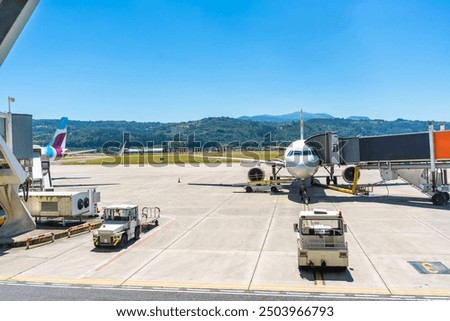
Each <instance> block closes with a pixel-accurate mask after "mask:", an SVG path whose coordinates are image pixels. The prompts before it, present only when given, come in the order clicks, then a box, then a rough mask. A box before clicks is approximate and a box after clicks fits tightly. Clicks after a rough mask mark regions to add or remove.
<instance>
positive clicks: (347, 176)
mask: <svg viewBox="0 0 450 321" xmlns="http://www.w3.org/2000/svg"><path fill="white" fill-rule="evenodd" d="M360 176H361V175H360V172H358V179H359V177H360ZM342 178H343V179H344V181H346V182H347V183H353V179H354V178H355V167H354V166H349V167H347V168H346V169H345V170H344V172H343V173H342Z"/></svg>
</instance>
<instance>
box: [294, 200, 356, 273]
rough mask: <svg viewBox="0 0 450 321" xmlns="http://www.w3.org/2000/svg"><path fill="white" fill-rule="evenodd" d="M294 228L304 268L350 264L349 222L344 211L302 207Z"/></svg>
mask: <svg viewBox="0 0 450 321" xmlns="http://www.w3.org/2000/svg"><path fill="white" fill-rule="evenodd" d="M294 230H295V232H296V233H297V242H298V266H299V267H300V268H304V267H316V266H320V267H344V268H346V267H347V266H348V246H347V242H346V241H345V232H347V226H346V224H345V223H344V218H343V217H342V213H341V212H340V211H328V210H317V209H316V210H313V211H300V214H299V222H298V223H296V224H294Z"/></svg>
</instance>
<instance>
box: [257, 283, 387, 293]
mask: <svg viewBox="0 0 450 321" xmlns="http://www.w3.org/2000/svg"><path fill="white" fill-rule="evenodd" d="M250 290H251V291H278V292H311V293H340V294H375V295H390V294H391V292H389V291H388V290H387V289H384V288H383V289H369V288H341V287H328V286H327V287H317V286H308V285H306V286H295V285H283V286H280V285H255V286H251V287H250Z"/></svg>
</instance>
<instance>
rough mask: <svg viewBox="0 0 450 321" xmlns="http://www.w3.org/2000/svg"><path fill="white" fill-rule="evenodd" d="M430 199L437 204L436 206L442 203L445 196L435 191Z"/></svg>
mask: <svg viewBox="0 0 450 321" xmlns="http://www.w3.org/2000/svg"><path fill="white" fill-rule="evenodd" d="M431 201H432V202H433V204H434V205H438V206H441V205H444V203H445V196H444V195H442V193H436V194H434V195H433V197H432V198H431Z"/></svg>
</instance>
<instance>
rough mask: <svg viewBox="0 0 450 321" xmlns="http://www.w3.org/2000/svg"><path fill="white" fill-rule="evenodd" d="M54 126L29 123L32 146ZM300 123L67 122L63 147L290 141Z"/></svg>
mask: <svg viewBox="0 0 450 321" xmlns="http://www.w3.org/2000/svg"><path fill="white" fill-rule="evenodd" d="M296 116H298V113H297V115H296ZM58 121H59V120H58V119H33V138H34V139H33V143H34V144H36V145H41V146H44V145H46V144H48V142H49V141H50V140H51V138H52V136H53V133H54V132H55V128H56V126H57V124H58ZM298 123H299V119H297V117H295V119H293V120H289V121H287V122H262V121H251V120H242V119H236V118H230V117H209V118H204V119H200V120H195V121H188V122H181V123H159V122H135V121H131V122H127V121H77V120H69V127H68V135H67V146H68V147H69V148H71V149H73V150H76V149H91V148H100V147H102V146H104V145H105V144H107V143H111V142H118V143H120V142H122V141H123V137H124V134H125V133H130V135H131V140H130V141H131V142H134V143H135V145H133V146H136V147H137V146H138V145H139V144H141V146H142V145H143V146H146V147H150V146H151V142H153V143H154V145H155V146H157V147H159V146H163V145H164V144H167V142H171V144H172V145H173V146H175V145H176V146H183V147H184V146H186V147H201V146H203V145H204V144H208V145H211V146H216V145H217V144H223V145H225V144H229V143H232V144H246V145H247V144H253V142H263V143H264V144H266V143H268V142H270V141H271V142H274V141H276V142H292V141H294V140H296V139H298V138H299V127H298V125H299V124H298ZM435 128H437V124H435ZM446 128H450V123H447V124H446ZM304 129H305V137H310V136H314V135H317V134H323V133H325V132H336V133H337V134H338V135H339V137H355V136H375V135H389V134H400V133H417V132H424V131H427V130H428V123H427V122H426V121H417V120H405V119H397V120H394V121H386V120H380V119H374V120H372V119H371V120H352V119H344V118H332V119H327V118H325V119H324V118H322V119H317V118H316V119H311V120H308V121H306V122H305V128H304ZM269 134H270V135H269ZM249 146H250V145H249Z"/></svg>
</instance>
